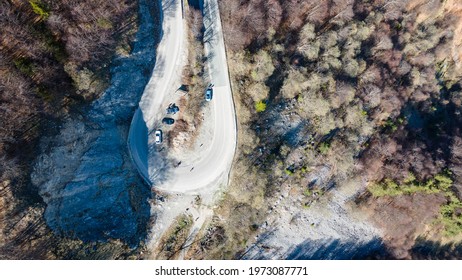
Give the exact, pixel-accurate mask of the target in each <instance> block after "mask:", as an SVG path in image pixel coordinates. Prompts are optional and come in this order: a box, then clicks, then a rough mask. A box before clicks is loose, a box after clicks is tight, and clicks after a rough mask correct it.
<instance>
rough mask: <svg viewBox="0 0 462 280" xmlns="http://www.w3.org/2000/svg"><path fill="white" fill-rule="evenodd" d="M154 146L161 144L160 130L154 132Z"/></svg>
mask: <svg viewBox="0 0 462 280" xmlns="http://www.w3.org/2000/svg"><path fill="white" fill-rule="evenodd" d="M155 135H156V144H160V143H162V130H160V129H158V130H156V133H155Z"/></svg>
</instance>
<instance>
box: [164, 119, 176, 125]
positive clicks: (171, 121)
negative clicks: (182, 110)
mask: <svg viewBox="0 0 462 280" xmlns="http://www.w3.org/2000/svg"><path fill="white" fill-rule="evenodd" d="M162 123H163V124H168V125H172V124H174V123H175V120H174V119H172V118H163V119H162Z"/></svg>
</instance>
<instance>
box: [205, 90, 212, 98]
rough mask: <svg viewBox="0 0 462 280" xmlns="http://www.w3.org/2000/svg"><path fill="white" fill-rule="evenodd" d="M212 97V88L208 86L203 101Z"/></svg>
mask: <svg viewBox="0 0 462 280" xmlns="http://www.w3.org/2000/svg"><path fill="white" fill-rule="evenodd" d="M212 97H213V89H212V88H208V89H207V90H206V91H205V101H211V100H212Z"/></svg>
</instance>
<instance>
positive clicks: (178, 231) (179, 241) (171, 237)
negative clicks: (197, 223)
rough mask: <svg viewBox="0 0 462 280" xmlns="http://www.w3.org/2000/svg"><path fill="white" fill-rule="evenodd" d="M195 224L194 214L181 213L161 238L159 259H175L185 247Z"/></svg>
mask: <svg viewBox="0 0 462 280" xmlns="http://www.w3.org/2000/svg"><path fill="white" fill-rule="evenodd" d="M192 225H193V220H192V216H190V215H185V214H183V215H180V216H178V217H177V218H176V221H175V222H174V223H173V224H172V225H171V226H170V228H169V229H168V230H167V231H166V233H165V235H164V236H163V237H162V238H161V241H160V245H159V253H158V258H159V259H173V258H174V257H175V256H176V255H177V254H178V253H179V252H180V250H181V249H182V248H183V245H184V244H185V242H186V240H187V239H188V235H189V231H190V230H191V227H192Z"/></svg>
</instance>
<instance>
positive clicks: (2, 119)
mask: <svg viewBox="0 0 462 280" xmlns="http://www.w3.org/2000/svg"><path fill="white" fill-rule="evenodd" d="M137 9H138V7H137V1H124V0H109V1H93V0H92V1H71V0H59V1H52V0H30V1H24V0H5V1H1V2H0V123H1V125H0V182H1V183H0V258H20V259H21V258H23V259H24V258H56V257H57V256H60V257H61V258H63V257H64V258H65V256H69V254H70V255H72V254H78V253H79V252H78V250H77V248H78V246H77V247H76V244H78V243H79V242H78V241H69V240H68V241H66V240H64V241H63V240H61V239H60V238H58V237H55V236H53V235H52V234H51V232H50V230H49V229H48V228H47V227H46V225H45V223H44V220H43V217H42V214H43V209H44V205H43V202H42V200H41V198H40V197H39V195H38V191H37V190H36V189H35V188H34V187H32V185H31V183H30V173H31V168H32V164H33V160H34V158H35V156H36V155H37V152H38V151H39V148H38V147H39V146H38V145H39V139H40V138H41V137H43V136H44V135H48V136H51V135H53V134H55V133H56V131H57V129H58V127H59V125H60V123H61V122H62V121H63V120H65V119H66V118H68V117H69V115H70V113H71V112H74V113H75V112H76V111H77V112H78V107H79V106H82V105H83V104H86V103H88V102H89V101H91V100H94V99H95V98H97V97H98V95H100V94H101V93H102V92H103V90H104V89H105V88H106V87H107V84H108V82H109V78H110V71H109V63H108V62H110V61H111V59H112V57H113V56H114V55H118V56H124V55H128V54H129V53H130V48H131V43H130V42H131V41H132V40H133V38H134V34H135V32H136V29H137ZM89 246H90V245H89ZM118 246H119V247H123V244H119V245H118ZM108 247H110V246H108ZM50 248H55V249H53V250H50ZM63 248H67V249H66V250H64V249H63ZM72 248H74V249H75V252H74V251H73V249H72ZM105 250H106V249H102V251H103V252H104V251H105ZM116 251H117V249H116ZM122 251H123V250H122Z"/></svg>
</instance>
